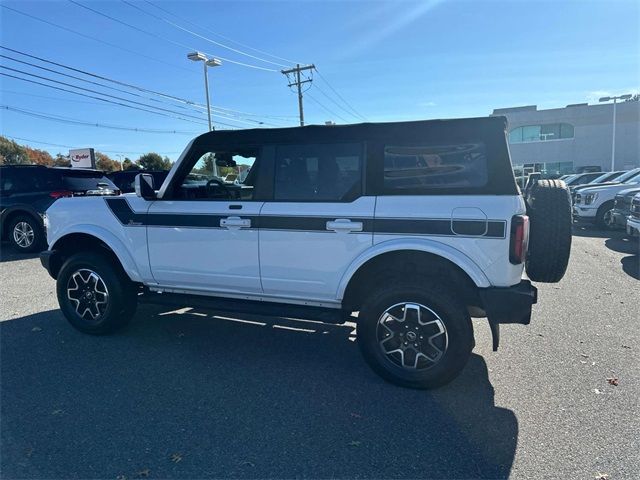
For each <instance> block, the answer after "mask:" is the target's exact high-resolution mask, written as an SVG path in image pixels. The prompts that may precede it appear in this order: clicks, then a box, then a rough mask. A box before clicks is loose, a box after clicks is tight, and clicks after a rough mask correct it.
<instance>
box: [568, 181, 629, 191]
mask: <svg viewBox="0 0 640 480" xmlns="http://www.w3.org/2000/svg"><path fill="white" fill-rule="evenodd" d="M619 184H620V182H603V183H587V184H585V185H578V186H577V187H573V190H574V191H578V190H584V189H585V188H591V187H605V186H609V185H619Z"/></svg>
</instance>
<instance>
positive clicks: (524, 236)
mask: <svg viewBox="0 0 640 480" xmlns="http://www.w3.org/2000/svg"><path fill="white" fill-rule="evenodd" d="M528 244H529V217H528V216H526V215H514V216H513V218H512V219H511V243H510V245H509V261H510V262H511V263H513V264H514V265H519V264H521V263H522V262H524V260H525V257H526V255H527V247H528Z"/></svg>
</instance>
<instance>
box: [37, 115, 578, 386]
mask: <svg viewBox="0 0 640 480" xmlns="http://www.w3.org/2000/svg"><path fill="white" fill-rule="evenodd" d="M505 127H506V122H505V119H504V118H499V117H492V118H480V119H464V120H446V121H423V122H405V123H387V124H362V125H350V126H308V127H300V128H287V129H272V130H267V129H259V130H245V131H217V132H210V133H206V134H204V135H201V136H200V137H198V138H196V139H195V140H193V141H192V142H191V143H190V144H189V145H188V147H187V148H186V150H185V151H184V153H183V154H182V155H181V157H180V158H179V160H178V161H177V162H176V163H175V165H174V166H173V168H172V170H171V172H170V173H169V175H168V177H167V179H166V180H165V181H164V183H163V184H162V186H161V187H160V189H159V191H155V190H154V188H153V185H152V177H150V176H148V175H145V174H141V175H139V176H138V177H137V178H136V194H128V195H122V196H120V197H115V198H69V199H62V200H59V201H58V202H56V203H55V204H54V205H53V206H52V207H51V208H50V209H49V210H48V211H47V225H48V240H49V245H50V247H49V250H48V251H46V252H43V253H42V255H41V260H42V263H43V265H44V266H45V267H46V268H47V270H48V271H49V273H50V274H51V276H52V277H54V278H56V279H57V294H58V300H59V303H60V307H61V309H62V311H63V313H64V314H65V316H66V317H67V319H68V320H69V321H70V322H71V324H72V325H73V326H74V327H76V328H78V329H79V330H81V331H83V332H87V333H92V334H103V333H107V332H111V331H113V330H115V329H117V328H119V327H122V326H123V325H125V324H126V323H127V322H128V321H129V319H130V318H131V317H132V315H133V313H134V311H135V306H136V303H137V302H142V301H144V302H156V303H169V304H171V305H181V306H198V307H211V308H215V309H218V310H219V309H228V310H232V311H244V312H246V311H250V312H254V313H255V312H260V313H264V314H270V315H284V316H287V317H294V318H312V319H321V320H323V321H329V322H336V323H340V322H344V321H346V320H347V319H349V318H351V319H352V320H353V321H357V336H358V343H359V345H360V347H361V350H362V352H363V354H364V357H365V359H366V361H367V362H368V363H369V364H370V365H371V367H372V368H373V369H374V370H375V371H376V372H377V373H379V374H380V375H381V376H382V377H384V378H385V379H387V380H390V381H393V382H395V383H397V384H400V385H404V386H409V387H415V388H430V387H435V386H439V385H442V384H444V383H447V382H448V381H450V380H451V379H453V378H454V377H455V376H456V375H457V374H458V373H459V372H460V371H461V370H462V368H463V367H464V365H465V364H466V362H467V359H468V357H469V354H470V352H471V350H472V348H473V346H474V338H473V329H472V326H471V317H487V318H488V321H489V324H490V325H491V330H492V332H493V336H494V348H497V346H498V327H499V324H501V323H520V324H528V323H529V321H530V317H531V305H532V304H533V303H535V302H536V289H535V287H533V286H532V285H531V282H530V281H529V280H523V279H522V274H523V270H524V266H525V263H526V265H527V272H528V276H529V278H530V279H531V280H534V281H551V282H555V281H559V280H560V278H562V276H563V274H564V272H565V269H566V266H567V262H568V258H569V250H570V245H571V209H570V200H569V194H568V191H567V188H566V186H565V185H564V183H563V182H561V181H538V182H533V183H532V184H531V185H530V186H529V188H528V190H527V194H526V197H527V198H526V201H525V198H523V196H522V195H521V193H520V191H519V190H518V187H517V186H516V183H515V179H514V177H513V173H512V169H511V163H510V159H509V151H508V148H507V142H506V137H505ZM239 165H243V166H249V167H250V171H249V174H248V175H247V177H246V180H245V181H244V182H243V183H242V184H227V183H224V182H222V181H221V180H220V179H219V177H218V176H217V175H216V174H218V173H220V174H223V173H227V172H229V171H231V170H232V169H234V168H235V167H237V166H239ZM244 168H245V169H246V167H244ZM218 169H221V171H217V170H218ZM225 170H226V172H225ZM527 214H528V215H527ZM529 221H530V222H531V236H530V237H529ZM528 241H529V250H528V255H527V243H528ZM353 312H358V316H357V320H356V319H355V318H354V317H351V315H352V313H353Z"/></svg>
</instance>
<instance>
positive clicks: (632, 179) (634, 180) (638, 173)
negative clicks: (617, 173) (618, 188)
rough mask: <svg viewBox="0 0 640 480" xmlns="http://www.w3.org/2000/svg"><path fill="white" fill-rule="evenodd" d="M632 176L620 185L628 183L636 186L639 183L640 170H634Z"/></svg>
mask: <svg viewBox="0 0 640 480" xmlns="http://www.w3.org/2000/svg"><path fill="white" fill-rule="evenodd" d="M633 172H634V173H633V175H631V176H630V177H629V178H628V179H627V180H626V181H624V182H622V183H630V184H636V183H639V182H640V170H634V171H633Z"/></svg>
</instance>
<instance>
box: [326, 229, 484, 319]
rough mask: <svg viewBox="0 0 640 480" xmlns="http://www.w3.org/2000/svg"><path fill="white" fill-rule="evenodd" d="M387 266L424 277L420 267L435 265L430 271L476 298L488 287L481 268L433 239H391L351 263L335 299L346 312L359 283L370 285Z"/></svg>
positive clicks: (356, 295) (359, 292)
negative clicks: (341, 304) (482, 289)
mask: <svg viewBox="0 0 640 480" xmlns="http://www.w3.org/2000/svg"><path fill="white" fill-rule="evenodd" d="M389 265H390V266H392V267H393V269H394V270H395V271H402V269H403V268H406V267H407V265H411V266H412V267H411V271H410V272H409V273H410V274H424V271H425V270H424V268H422V269H421V268H420V267H424V266H426V265H430V266H432V267H433V266H436V267H437V268H435V269H432V270H430V271H431V272H436V271H437V272H439V273H440V274H443V273H444V274H445V275H448V277H445V278H448V279H450V280H452V281H453V282H455V281H456V280H458V281H459V282H461V286H463V287H464V288H465V289H466V290H467V291H468V292H469V294H470V295H475V293H476V291H477V288H483V287H489V286H490V285H491V284H490V282H489V279H488V278H487V276H486V275H485V274H484V272H483V271H482V269H481V268H480V267H479V266H478V265H477V264H476V263H475V262H473V261H472V260H471V259H470V258H469V257H468V256H466V255H465V254H464V253H462V252H460V251H459V250H456V249H455V248H453V247H449V246H448V245H444V244H442V243H440V242H436V241H432V240H415V241H402V240H391V241H388V242H383V243H381V244H377V245H374V246H373V247H372V248H370V249H369V250H367V251H365V252H364V253H363V254H361V255H360V256H359V257H358V258H356V259H355V260H354V261H353V262H352V264H351V265H350V266H349V268H348V269H347V270H346V272H345V273H344V274H343V277H342V279H341V281H340V284H339V287H338V292H337V298H338V300H341V301H342V302H343V305H345V307H346V308H347V309H349V307H350V305H352V304H354V303H358V300H359V297H360V296H361V295H362V293H363V292H362V290H363V287H362V286H361V284H363V283H364V284H365V285H366V284H367V282H371V281H372V277H374V276H375V273H380V272H381V271H382V270H381V269H384V268H385V266H389ZM425 276H426V275H425ZM455 283H457V282H455ZM472 291H473V292H472Z"/></svg>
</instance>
